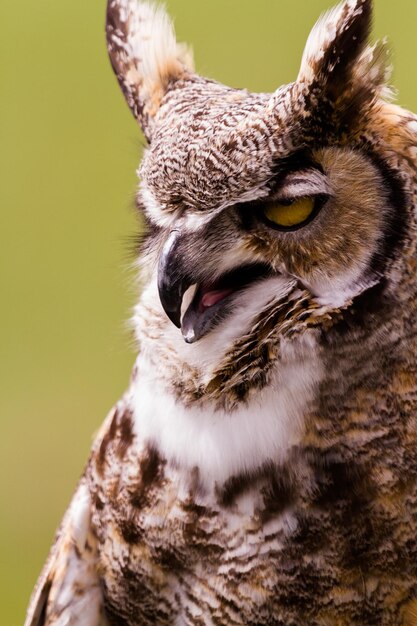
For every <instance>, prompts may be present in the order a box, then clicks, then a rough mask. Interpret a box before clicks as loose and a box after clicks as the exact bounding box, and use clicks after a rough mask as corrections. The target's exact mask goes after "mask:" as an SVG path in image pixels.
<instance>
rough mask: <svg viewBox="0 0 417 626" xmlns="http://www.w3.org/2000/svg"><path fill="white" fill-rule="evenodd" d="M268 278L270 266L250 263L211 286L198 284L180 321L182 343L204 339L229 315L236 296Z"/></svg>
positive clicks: (222, 277) (270, 272) (224, 275)
mask: <svg viewBox="0 0 417 626" xmlns="http://www.w3.org/2000/svg"><path fill="white" fill-rule="evenodd" d="M271 275H272V271H271V268H270V267H269V266H267V265H265V264H264V263H252V264H250V265H246V266H243V267H240V268H239V269H236V270H233V271H231V272H228V273H226V274H223V276H221V277H220V279H219V280H217V281H215V282H214V283H207V284H202V285H198V287H197V289H196V292H195V294H194V297H193V299H192V301H191V304H190V305H189V306H188V308H187V310H186V311H185V313H184V315H183V318H182V321H181V332H182V334H183V337H184V339H185V341H186V342H187V343H194V342H195V341H197V340H198V339H200V338H201V337H203V335H205V334H206V333H208V332H209V331H210V330H212V329H213V328H214V327H215V326H217V324H219V323H220V322H221V321H223V320H224V319H225V317H227V315H228V314H229V313H230V312H231V310H232V307H233V300H234V296H235V295H236V294H237V293H241V292H242V291H244V290H245V289H247V288H248V287H249V286H250V285H253V284H254V283H255V282H257V281H259V280H261V279H263V278H267V277H268V276H271Z"/></svg>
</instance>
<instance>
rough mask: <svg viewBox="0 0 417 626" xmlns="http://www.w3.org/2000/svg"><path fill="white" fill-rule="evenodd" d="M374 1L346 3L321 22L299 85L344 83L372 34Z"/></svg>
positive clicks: (305, 56)
mask: <svg viewBox="0 0 417 626" xmlns="http://www.w3.org/2000/svg"><path fill="white" fill-rule="evenodd" d="M371 20H372V2H371V0H346V1H345V2H342V3H341V4H339V5H338V6H337V7H335V8H333V9H331V10H330V11H328V12H327V13H325V14H324V15H322V17H321V18H320V19H319V20H318V22H317V23H316V25H315V26H314V28H313V30H312V31H311V33H310V35H309V37H308V39H307V44H306V47H305V50H304V54H303V58H302V61H301V68H300V73H299V75H298V79H297V82H299V83H312V82H313V81H314V82H319V83H323V84H325V83H327V84H330V83H331V80H332V78H333V77H334V78H336V79H337V81H338V82H341V81H343V78H344V77H345V75H346V73H347V72H348V71H349V68H350V67H351V65H352V63H354V61H355V60H356V59H357V58H358V56H359V55H360V53H361V52H362V50H363V48H364V46H365V44H366V42H367V40H368V37H369V34H370V30H371Z"/></svg>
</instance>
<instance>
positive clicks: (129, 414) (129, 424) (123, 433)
mask: <svg viewBox="0 0 417 626" xmlns="http://www.w3.org/2000/svg"><path fill="white" fill-rule="evenodd" d="M119 433H120V438H119V444H118V446H117V455H118V457H119V459H123V458H124V456H125V454H126V452H127V450H128V449H129V448H130V446H131V445H132V443H133V440H134V433H133V411H131V410H126V411H125V412H124V413H123V415H122V417H121V419H120V422H119Z"/></svg>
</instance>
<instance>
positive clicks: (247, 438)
mask: <svg viewBox="0 0 417 626" xmlns="http://www.w3.org/2000/svg"><path fill="white" fill-rule="evenodd" d="M137 365H138V376H137V379H136V382H135V388H134V390H133V394H134V396H133V406H134V411H135V429H136V433H137V436H138V439H139V442H140V443H141V444H142V443H151V444H153V445H155V446H156V448H157V449H158V450H159V451H160V453H161V454H162V455H163V456H164V457H165V458H166V459H167V461H168V462H172V463H175V464H178V465H179V466H180V467H181V468H184V470H193V469H194V468H196V467H197V468H198V469H199V474H200V477H201V479H202V480H203V481H204V482H205V483H206V484H207V485H208V486H209V485H212V484H213V483H218V484H222V483H223V482H224V481H225V480H227V479H228V478H230V477H231V476H233V475H236V474H240V473H242V472H250V471H253V470H254V469H256V468H259V467H260V466H261V465H262V464H264V463H266V462H268V461H273V462H275V463H281V462H283V461H285V458H286V455H287V453H288V451H289V450H290V449H291V447H292V446H294V445H296V444H297V443H298V442H299V441H300V438H301V437H302V435H303V432H304V416H305V414H306V412H307V410H308V408H309V407H310V405H311V403H312V400H313V397H314V390H315V388H316V387H317V384H318V382H319V381H320V379H321V374H322V364H321V361H320V358H319V355H318V349H317V344H316V340H315V338H314V335H313V334H307V335H305V336H303V337H302V338H298V339H296V340H295V341H294V342H291V343H290V342H285V343H284V345H283V346H282V357H281V359H280V361H279V362H278V364H277V367H276V369H275V372H274V373H273V376H272V378H271V382H270V384H269V385H268V386H267V387H265V388H264V389H263V390H261V391H259V392H258V393H257V394H256V395H254V396H252V397H251V398H252V399H251V400H250V401H249V402H248V403H247V404H242V405H241V407H239V408H238V409H236V410H235V411H234V412H233V413H226V412H225V411H222V410H215V408H214V405H210V404H208V403H206V404H204V405H203V406H197V405H195V406H190V407H185V406H184V405H182V404H181V403H180V402H179V401H177V400H176V398H175V397H174V395H173V394H171V393H170V392H169V390H167V389H166V388H164V384H163V382H162V381H160V380H158V381H156V380H155V376H154V375H153V367H154V363H151V362H150V361H149V359H148V357H147V355H146V351H145V352H144V353H142V354H141V355H140V356H139V358H138V362H137Z"/></svg>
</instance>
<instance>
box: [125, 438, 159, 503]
mask: <svg viewBox="0 0 417 626" xmlns="http://www.w3.org/2000/svg"><path fill="white" fill-rule="evenodd" d="M164 465H165V461H163V460H162V459H161V457H160V456H159V454H158V451H157V450H156V448H154V447H153V446H148V449H147V452H146V454H144V456H143V457H142V459H141V461H140V464H139V478H138V483H137V485H136V487H135V489H134V491H133V493H132V495H131V499H130V501H131V504H132V506H134V507H136V508H138V509H141V508H143V507H144V506H146V502H147V495H148V491H149V490H150V489H151V488H156V487H158V486H160V485H161V483H162V481H163V477H164V473H163V468H164Z"/></svg>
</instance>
